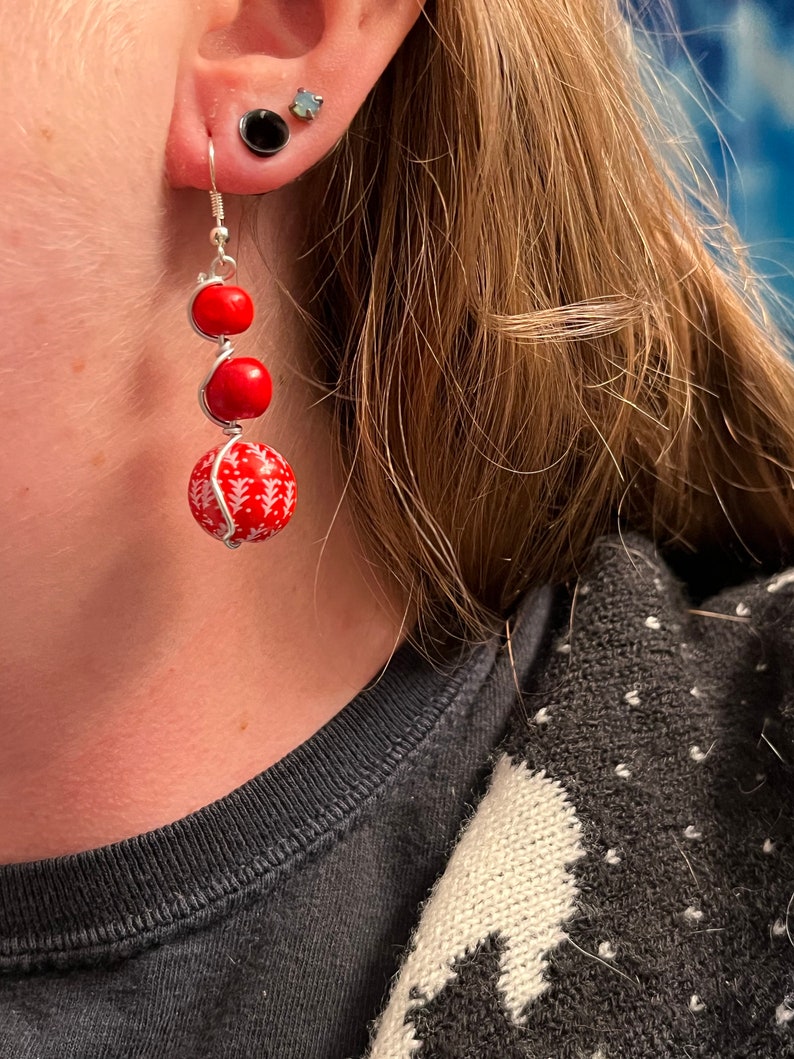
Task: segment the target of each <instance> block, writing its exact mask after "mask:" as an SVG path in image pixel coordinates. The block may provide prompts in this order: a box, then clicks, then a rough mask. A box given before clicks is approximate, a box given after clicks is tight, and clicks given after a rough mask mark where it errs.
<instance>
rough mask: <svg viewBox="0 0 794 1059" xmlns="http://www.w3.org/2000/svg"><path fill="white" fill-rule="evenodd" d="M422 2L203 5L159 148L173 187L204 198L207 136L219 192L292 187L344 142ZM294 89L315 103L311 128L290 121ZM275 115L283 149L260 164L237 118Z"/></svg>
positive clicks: (241, 0)
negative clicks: (282, 128)
mask: <svg viewBox="0 0 794 1059" xmlns="http://www.w3.org/2000/svg"><path fill="white" fill-rule="evenodd" d="M422 4H423V0H289V2H287V3H285V2H284V0H207V2H206V3H202V4H190V5H188V6H189V8H191V9H192V10H193V12H194V14H192V15H191V16H190V17H191V19H192V20H193V21H192V22H191V25H190V27H189V32H188V33H187V35H186V40H185V45H184V52H183V55H182V57H181V62H180V66H179V72H178V75H177V85H176V93H175V102H174V109H173V114H172V119H171V127H170V130H169V134H168V143H167V148H166V175H167V179H168V182H169V183H170V185H171V186H172V187H175V188H179V187H192V188H201V189H203V190H207V189H208V188H209V187H210V176H209V137H210V136H211V137H212V141H213V146H214V148H215V174H216V178H215V179H216V184H217V187H218V190H219V191H221V192H226V193H229V194H239V195H256V194H261V193H262V192H265V191H273V190H275V189H276V188H278V187H281V186H282V185H283V184H288V183H290V182H291V181H293V180H295V179H297V178H298V177H299V176H300V175H301V174H302V173H305V172H306V170H308V169H310V168H311V166H313V165H314V164H315V163H317V162H319V161H320V160H321V159H322V158H323V157H324V156H325V155H326V154H328V152H329V151H331V150H332V149H333V147H334V145H335V144H336V143H337V142H338V141H339V140H340V139H341V137H342V136H343V135H344V133H345V130H346V129H347V127H348V125H349V124H350V122H351V121H352V120H353V117H354V116H355V114H356V111H357V110H358V109H359V107H360V106H361V105H362V103H363V102H364V100H365V99H366V97H367V95H368V93H369V91H370V89H371V88H372V87H373V86H374V84H375V82H376V81H377V79H378V78H379V77H380V75H381V74H382V73H383V70H384V69H385V68H386V66H387V65H388V63H389V61H390V60H391V58H392V56H393V55H394V53H395V52H396V51H397V49H398V48H399V47H400V45H401V44H402V42H403V40H404V39H405V37H406V35H407V34H408V32H409V30H410V29H411V27H412V26H413V24H414V22H415V21H416V19H417V17H418V16H419V14H420V12H421V10H422ZM299 88H305V89H307V90H308V91H310V92H312V93H314V94H316V95H319V96H322V98H323V104H322V107H321V108H320V111H319V113H318V114H317V116H316V118H315V119H314V120H313V121H302V120H300V119H298V118H295V117H293V115H292V114H291V113H290V111H289V105H290V103H292V101H293V99H294V98H295V94H296V92H297V90H298V89H299ZM258 109H264V110H273V111H275V112H276V113H277V114H279V115H280V116H281V117H282V118H284V120H285V121H286V122H287V125H288V126H289V130H290V142H289V143H288V144H287V146H286V147H285V148H284V149H283V150H282V151H280V152H279V153H278V154H275V155H270V156H268V157H260V156H257V155H255V154H253V153H252V152H251V151H250V150H249V149H248V147H246V145H245V143H244V142H243V140H242V138H241V137H240V133H239V123H240V118H241V117H242V115H243V114H244V113H246V112H247V111H249V110H258Z"/></svg>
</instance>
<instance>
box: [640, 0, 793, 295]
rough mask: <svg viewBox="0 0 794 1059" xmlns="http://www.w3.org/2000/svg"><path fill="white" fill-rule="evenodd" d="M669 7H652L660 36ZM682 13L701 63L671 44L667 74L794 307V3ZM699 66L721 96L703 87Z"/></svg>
mask: <svg viewBox="0 0 794 1059" xmlns="http://www.w3.org/2000/svg"><path fill="white" fill-rule="evenodd" d="M663 4H664V0H650V2H649V3H648V4H647V6H646V8H645V14H646V20H647V21H648V22H649V23H650V24H651V26H652V28H653V27H655V28H657V29H658V28H660V21H659V17H658V16H659V11H660V10H661V9H662V7H663ZM672 5H673V7H674V9H675V16H676V18H677V22H678V25H679V27H680V29H681V31H682V34H683V41H684V44H685V46H686V48H687V50H688V52H689V55H690V57H691V59H688V58H687V57H686V56H685V55H684V54H683V53H682V50H681V47H680V45H679V44H677V43H676V41H675V38H674V36H673V35H670V34H667V35H662V36H660V37H659V38H658V39H659V41H660V43H661V45H662V48H663V51H664V53H665V60H666V62H667V65H668V66H669V67H670V69H671V70H672V72H673V74H674V80H678V81H679V82H680V86H679V88H680V93H681V97H682V99H683V100H684V102H685V105H686V109H687V111H688V113H689V115H690V117H691V118H692V119H693V120H694V122H695V124H696V127H697V131H698V133H699V135H700V139H701V140H702V141H703V143H704V145H705V146H706V148H707V150H708V153H709V155H710V158H711V161H712V166H713V170H714V172H715V175H716V177H717V184H718V187H719V189H720V191H721V193H722V196H723V198H727V201H728V203H729V207H730V210H731V214H732V216H733V219H734V221H735V222H736V225H737V227H738V228H739V231H740V233H741V235H742V237H743V239H744V240H745V241H746V242H747V243H749V244H750V248H751V251H752V254H753V259H754V261H755V264H756V266H757V268H758V269H759V271H760V272H761V273H762V275H764V276H766V277H767V278H768V279H769V280H770V282H771V283H772V285H773V286H774V287H775V288H776V289H777V290H778V291H779V292H780V293H781V294H783V295H784V296H786V297H788V298H791V299H792V300H794V275H791V274H788V275H787V274H786V273H787V271H788V273H792V274H794V195H792V191H791V185H792V180H793V179H794V0H672ZM654 7H655V8H656V10H654ZM692 62H694V63H695V65H696V67H697V69H698V70H699V72H700V73H701V75H702V76H703V78H705V80H706V81H707V82H708V84H709V86H710V87H711V89H712V90H713V92H708V91H704V89H703V87H702V86H700V85H698V81H697V76H696V74H695V72H694V71H693V69H692ZM690 94H691V95H690ZM692 97H694V98H692ZM704 109H705V110H706V111H710V112H711V114H712V115H713V117H714V119H715V121H716V123H717V125H718V127H719V129H720V130H721V131H722V134H723V136H724V138H725V140H726V141H727V145H726V144H723V143H721V142H720V139H719V136H718V134H717V132H716V130H715V129H714V127H713V125H711V124H710V123H709V120H708V118H707V117H706V116H705V115H704V113H703V111H704ZM731 156H732V157H731Z"/></svg>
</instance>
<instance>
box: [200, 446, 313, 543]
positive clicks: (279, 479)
mask: <svg viewBox="0 0 794 1059" xmlns="http://www.w3.org/2000/svg"><path fill="white" fill-rule="evenodd" d="M220 448H221V446H219V447H218V448H216V449H213V450H212V451H211V452H208V453H206V454H205V455H204V456H202V458H201V459H200V460H199V461H198V463H197V464H196V466H195V467H194V468H193V473H192V474H191V476H190V484H189V486H188V502H189V504H190V510H191V511H192V513H193V517H194V518H195V519H196V521H197V522H198V524H199V525H200V526H201V528H202V529H203V530H205V531H206V532H207V533H209V534H210V535H211V536H213V537H217V538H218V540H223V537H224V536H225V534H226V528H227V527H226V519H225V518H224V517H223V513H222V512H221V509H220V505H219V504H218V501H217V500H216V498H215V494H214V492H213V489H212V482H211V480H210V477H211V474H212V467H213V464H214V462H215V458H216V456H217V454H218V452H219V451H220ZM218 485H219V487H220V489H221V492H222V493H223V496H224V499H225V500H226V503H227V505H228V507H229V511H230V512H231V515H232V518H233V520H234V525H235V530H234V533H233V534H232V536H231V538H230V539H231V540H232V541H235V542H236V541H250V542H255V541H264V540H267V539H268V538H269V537H272V536H273V535H274V534H276V533H278V532H279V530H282V529H283V528H284V527H285V526H286V524H287V523H288V522H289V520H290V518H291V517H292V514H293V512H294V510H295V505H296V502H297V486H296V483H295V475H294V474H293V473H292V468H291V467H290V466H289V464H288V463H287V461H286V460H285V459H284V457H283V456H282V455H281V454H280V453H278V452H276V451H275V449H271V448H270V446H269V445H264V444H262V443H260V442H249V441H238V442H237V443H236V444H235V445H232V446H231V448H230V449H229V450H228V451H227V452H226V454H225V455H224V457H223V460H222V461H221V464H220V467H219V468H218Z"/></svg>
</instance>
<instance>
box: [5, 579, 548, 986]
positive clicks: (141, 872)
mask: <svg viewBox="0 0 794 1059" xmlns="http://www.w3.org/2000/svg"><path fill="white" fill-rule="evenodd" d="M540 594H541V595H543V596H545V595H547V594H546V593H545V592H544V590H541V593H540ZM536 595H538V594H537V593H531V594H530V596H531V597H534V596H536ZM529 606H530V597H527V599H525V601H524V604H523V605H522V607H521V612H524V611H525V610H526V609H527V608H528V607H529ZM545 609H546V610H548V599H546V600H545ZM539 624H540V623H538V622H536V621H534V620H533V621H531V622H527V623H526V625H527V626H529V627H530V628H532V629H533V630H534V631H533V636H534V635H536V634H537V627H538V625H539ZM497 653H498V643H497V641H496V640H495V639H494V640H492V641H490V642H489V643H486V644H482V645H479V646H477V647H475V648H473V649H472V650H471V652H470V653H468V654H467V655H466V656H465V657H464V658H463V659H459V660H458V661H456V662H454V663H449V664H447V665H445V666H443V667H439V666H433V665H431V664H430V663H429V662H427V661H426V660H425V659H424V658H423V657H422V656H421V655H420V654H419V653H418V652H417V651H416V650H415V649H414V648H413V647H412V646H411V645H410V644H409V643H404V644H403V645H402V646H401V647H400V648H399V649H398V650H397V651H396V652H395V654H394V656H393V658H392V659H391V661H390V663H389V665H388V666H387V668H386V669H385V671H384V672H383V674H382V675H381V676H380V678H379V679H378V680H377V681H376V682H374V683H373V684H371V685H370V686H368V687H366V688H365V689H364V690H362V691H361V692H360V693H359V694H358V695H356V696H355V698H353V699H352V700H351V701H350V702H349V703H348V704H347V705H346V706H345V707H344V708H343V709H342V710H341V711H339V712H338V713H337V714H336V715H335V716H334V717H332V718H331V719H330V721H328V722H327V723H326V724H325V725H324V726H323V727H322V728H320V729H319V730H318V731H317V732H315V733H314V734H313V735H312V736H311V737H310V738H309V739H308V740H306V741H305V742H303V743H302V744H300V745H299V746H298V747H296V748H295V749H294V750H292V751H291V752H290V753H289V754H287V755H286V756H285V757H283V758H281V759H280V760H279V761H277V762H275V763H274V764H273V765H271V766H270V767H269V768H267V769H266V770H265V771H263V772H261V773H259V774H258V775H256V776H254V777H253V778H252V779H250V780H248V781H247V782H245V783H244V784H242V785H241V786H240V787H238V788H236V789H235V790H233V791H231V792H230V793H228V794H226V795H224V796H223V797H221V798H219V799H218V800H216V801H214V802H212V803H210V804H209V805H206V806H204V807H202V808H201V809H198V810H196V811H195V812H193V813H191V814H189V815H188V816H185V817H182V818H181V819H179V820H176V821H175V822H173V823H169V824H166V825H164V826H162V827H159V828H156V829H154V830H151V831H147V832H144V833H142V834H140V835H137V836H134V837H131V838H127V839H123V840H121V841H118V842H114V843H112V844H110V845H105V846H101V847H98V848H96V849H90V850H85V851H82V852H79V853H74V854H68V855H65V856H59V857H52V858H47V859H44V860H37V861H26V862H22V863H15V864H6V865H0V970H12V969H13V970H20V969H33V968H34V967H37V966H40V965H55V966H57V965H58V964H65V963H66V962H67V961H72V960H73V958H74V956H75V954H80V953H81V954H82V955H83V956H84V957H85V958H87V959H89V960H90V959H92V958H99V957H101V955H102V954H103V952H105V951H106V950H108V949H109V948H110V947H112V950H113V954H114V955H115V956H118V955H121V954H123V953H124V952H125V949H126V950H129V951H130V952H131V951H134V950H136V949H138V948H141V947H145V945H146V944H149V943H151V941H152V940H154V939H156V940H163V937H164V934H167V933H169V932H170V930H171V929H176V928H178V927H179V926H181V925H184V923H185V921H186V920H188V919H190V920H193V919H195V920H196V922H197V923H200V922H206V921H208V920H209V919H210V918H212V917H213V916H214V915H216V914H220V913H221V912H222V911H223V910H224V909H226V908H227V907H229V905H230V904H234V902H236V901H239V900H241V899H243V897H244V895H245V891H246V890H247V889H250V888H251V887H252V886H259V887H261V886H262V885H267V883H268V880H270V882H271V883H273V882H275V881H276V879H277V878H278V876H279V875H280V874H281V873H283V872H284V871H285V870H288V869H289V867H290V865H292V864H294V862H295V860H296V858H300V857H301V856H302V855H305V854H306V853H307V852H308V851H309V850H311V849H312V848H316V847H318V846H321V845H322V844H323V843H324V842H330V841H332V839H333V835H334V833H335V832H336V831H337V830H338V829H340V828H341V827H343V826H344V824H345V822H346V821H348V820H349V818H350V816H351V815H352V814H354V813H356V812H357V811H358V810H359V808H360V807H361V806H362V805H363V804H364V803H365V802H366V801H367V800H368V799H369V798H370V797H371V796H373V795H374V794H375V793H376V792H377V790H378V788H380V787H381V786H382V785H383V784H385V783H386V782H387V781H388V780H389V778H390V777H391V776H392V775H393V774H394V773H395V771H396V770H397V769H398V768H399V767H400V765H401V764H402V763H403V762H404V761H405V760H406V758H407V757H408V756H409V755H410V754H412V752H414V751H415V750H416V748H417V747H418V746H419V745H420V744H421V743H422V742H423V741H424V740H425V739H426V738H427V737H428V735H429V734H430V733H431V732H432V730H433V729H434V727H435V726H436V724H437V722H438V721H439V719H440V718H441V716H442V715H443V714H444V713H445V712H446V710H448V709H449V707H450V706H451V705H452V704H453V703H454V702H456V701H460V699H461V698H465V699H466V700H471V699H473V698H474V696H475V695H476V694H477V692H478V690H479V689H480V687H481V686H482V684H483V683H484V682H485V680H486V679H487V678H488V675H489V673H490V671H491V669H492V667H493V665H494V662H495V659H496V657H497Z"/></svg>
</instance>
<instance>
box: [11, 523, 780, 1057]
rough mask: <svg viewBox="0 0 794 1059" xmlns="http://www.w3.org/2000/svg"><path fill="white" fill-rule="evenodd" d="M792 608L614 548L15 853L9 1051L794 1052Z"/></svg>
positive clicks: (772, 586)
mask: <svg viewBox="0 0 794 1059" xmlns="http://www.w3.org/2000/svg"><path fill="white" fill-rule="evenodd" d="M793 597H794V572H787V573H786V572H784V573H781V574H778V575H777V576H775V577H773V578H771V579H766V580H762V579H755V580H753V581H751V582H746V583H744V584H741V585H739V586H738V587H735V588H730V589H726V590H723V591H722V592H720V593H719V594H718V595H716V596H715V597H713V598H710V599H708V600H706V601H698V602H697V603H694V602H693V600H692V598H691V596H690V595H689V593H688V590H687V586H686V585H685V584H684V583H683V582H682V581H680V580H679V579H678V578H677V577H676V576H675V575H674V574H673V573H672V572H671V570H670V569H668V568H667V567H666V566H665V564H664V563H663V562H662V560H661V559H660V558H659V556H658V555H657V554H656V552H655V549H654V548H653V546H652V545H651V544H650V543H648V542H647V541H644V540H642V539H639V538H628V539H626V540H622V539H619V538H605V539H603V540H602V541H600V542H599V543H598V544H597V546H596V548H595V550H594V552H593V556H592V559H591V561H590V563H589V564H588V567H587V569H586V572H585V574H584V575H583V577H582V579H581V580H580V581H579V582H578V584H577V585H576V587H575V589H574V590H573V592H568V590H566V589H560V590H558V591H556V593H555V594H554V599H553V606H552V609H551V612H550V613H549V611H548V605H549V602H552V601H551V594H550V593H539V594H533V595H532V596H531V597H530V598H529V599H528V601H527V602H526V603H525V605H524V606H523V607H522V608H521V610H520V611H519V614H518V618H517V620H516V621H515V622H513V623H511V626H510V639H509V641H508V642H507V643H506V644H491V645H486V646H484V647H482V648H480V649H478V650H477V651H476V652H474V654H473V655H472V656H471V658H470V659H469V660H468V661H467V663H466V664H465V665H464V666H463V667H462V668H459V669H455V670H454V672H452V673H450V672H446V671H434V670H432V669H431V668H427V669H424V670H419V669H417V668H416V666H414V667H413V668H411V669H410V680H408V679H407V676H406V673H408V672H409V670H407V669H406V670H403V669H401V665H403V664H404V661H405V655H404V653H401V656H400V657H399V658H398V659H397V660H396V663H397V664H396V665H395V666H392V667H390V670H389V671H387V673H386V675H385V677H384V678H383V680H382V681H381V682H380V683H379V685H378V688H377V689H376V690H375V691H373V693H372V694H370V693H369V692H367V693H365V694H362V695H361V696H359V697H358V698H357V699H356V700H355V701H354V702H353V703H351V704H350V705H349V706H348V707H346V708H345V710H343V711H342V712H341V714H339V715H338V716H337V717H336V718H334V720H333V721H332V722H331V723H330V724H329V725H328V726H327V728H326V729H323V730H322V731H321V732H319V733H317V734H316V735H315V736H313V737H312V739H311V740H309V741H308V743H307V744H306V745H305V746H304V747H301V748H298V750H297V751H296V752H294V753H293V754H292V755H290V756H289V757H288V759H285V760H284V761H283V762H278V763H277V764H276V766H273V767H272V768H271V769H269V770H267V772H266V773H263V774H262V775H261V776H260V777H256V778H255V780H252V781H251V782H250V783H249V784H246V785H245V786H244V787H243V788H241V789H240V790H239V791H236V792H233V793H232V795H229V796H228V797H227V798H225V799H222V800H221V801H219V802H218V803H216V804H214V805H213V806H209V807H206V808H205V809H202V810H200V811H199V812H198V813H197V814H194V816H193V817H191V818H186V820H185V821H180V822H178V823H177V824H175V825H169V826H168V827H167V828H163V829H160V830H159V831H157V832H152V833H150V834H148V835H144V836H140V838H139V839H131V840H127V841H125V842H122V843H118V844H116V845H115V846H109V847H104V848H103V849H101V850H98V851H86V852H85V853H83V854H79V855H77V856H75V857H72V858H60V859H57V860H56V861H53V862H49V861H45V862H36V863H34V864H27V865H8V866H5V867H3V866H0V972H4V973H0V1057H2V1059H34V1057H35V1059H111V1057H112V1059H116V1057H118V1059H121V1057H128V1056H134V1057H135V1059H139V1057H141V1059H143V1057H146V1059H149V1057H151V1059H155V1057H156V1059H164V1057H165V1056H168V1059H177V1057H180V1059H182V1057H184V1059H216V1057H218V1059H221V1057H223V1059H241V1057H243V1056H245V1057H254V1056H257V1057H258V1059H364V1057H366V1059H519V1057H521V1059H552V1057H553V1059H644V1057H653V1059H667V1057H669V1059H694V1057H702V1059H744V1057H747V1059H749V1057H753V1059H782V1057H784V1056H789V1057H791V1056H794V914H792V913H793V912H794V842H793V841H792V839H793V838H794V836H792V785H794V773H793V772H792V766H791V764H790V763H791V762H792V761H794V754H793V753H792V751H791V749H790V745H789V743H790V734H791V731H792V726H794V692H793V691H792V679H791V678H792V673H791V668H792V664H793V662H792V660H794V620H792V619H793V618H794V598H793ZM511 663H515V664H514V665H513V664H511ZM376 694H379V695H380V696H381V697H380V699H377V698H376V697H373V696H375V695H376ZM373 715H377V717H376V718H374V717H373ZM375 719H377V724H376V725H375V726H374V727H373V723H374V720H375ZM487 748H490V749H487ZM329 762H332V765H333V768H331V767H330V766H329ZM389 968H391V970H390V971H389V975H390V977H391V981H389V980H388V978H385V977H384V978H381V976H382V975H383V974H384V972H385V971H386V970H388V969H389ZM376 1002H377V1006H375V1005H376ZM366 1012H369V1015H366V1017H365V1014H364V1013H366ZM359 1042H360V1043H359Z"/></svg>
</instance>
